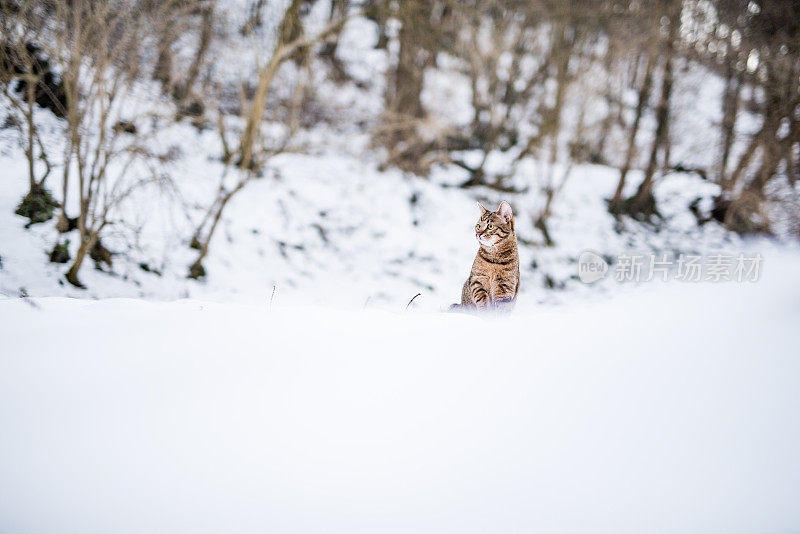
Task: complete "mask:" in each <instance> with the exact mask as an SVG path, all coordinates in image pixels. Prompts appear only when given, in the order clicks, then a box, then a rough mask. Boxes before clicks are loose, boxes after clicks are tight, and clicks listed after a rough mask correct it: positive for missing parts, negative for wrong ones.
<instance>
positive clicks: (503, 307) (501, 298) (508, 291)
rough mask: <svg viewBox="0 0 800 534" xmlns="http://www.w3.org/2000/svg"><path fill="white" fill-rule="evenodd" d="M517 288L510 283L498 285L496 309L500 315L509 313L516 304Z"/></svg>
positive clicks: (495, 300) (495, 299)
mask: <svg viewBox="0 0 800 534" xmlns="http://www.w3.org/2000/svg"><path fill="white" fill-rule="evenodd" d="M516 294H517V292H516V286H515V285H513V284H512V283H510V282H504V281H501V282H500V283H499V284H498V285H497V291H496V292H495V298H494V309H495V310H497V311H498V312H500V313H508V312H510V311H511V310H513V309H514V304H516V300H517V299H516Z"/></svg>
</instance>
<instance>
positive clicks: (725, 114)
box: [717, 60, 742, 191]
mask: <svg viewBox="0 0 800 534" xmlns="http://www.w3.org/2000/svg"><path fill="white" fill-rule="evenodd" d="M741 90H742V75H741V74H737V73H736V64H735V61H733V60H729V63H728V70H727V73H726V79H725V93H724V95H723V97H722V124H721V126H720V128H721V130H722V148H721V154H720V158H719V171H718V175H717V176H718V178H717V182H718V183H719V184H720V186H721V187H722V190H723V191H729V190H730V188H731V184H730V183H729V181H728V172H727V171H728V161H729V160H730V155H731V147H732V146H733V140H734V133H735V130H736V117H737V115H738V114H739V95H740V93H741Z"/></svg>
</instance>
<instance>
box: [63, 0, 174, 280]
mask: <svg viewBox="0 0 800 534" xmlns="http://www.w3.org/2000/svg"><path fill="white" fill-rule="evenodd" d="M148 7H149V6H148V5H145V4H143V3H140V2H137V1H135V0H126V1H113V2H112V1H95V0H92V1H90V0H70V1H67V0H63V1H56V2H53V11H54V16H53V21H54V29H53V32H54V34H53V39H52V53H53V55H54V56H57V57H58V59H59V63H60V65H62V78H63V82H64V87H65V95H66V131H65V138H66V143H67V149H66V150H65V151H64V162H63V166H64V182H65V184H64V190H65V193H66V190H67V182H68V181H69V180H74V187H75V190H76V192H77V194H78V200H79V202H78V205H79V214H78V219H77V230H78V232H79V234H80V241H79V247H78V251H77V253H76V255H75V259H74V261H73V263H72V265H71V266H70V268H69V270H68V272H67V274H66V278H67V280H68V281H69V282H70V283H71V284H73V285H75V286H78V287H83V285H82V283H81V282H80V280H79V277H78V273H79V271H80V269H81V266H82V265H83V262H84V259H85V258H86V256H87V255H88V254H90V253H91V252H92V251H93V249H95V248H96V247H98V246H99V239H100V236H101V233H102V231H103V229H104V228H105V227H106V226H107V225H109V224H110V223H111V222H112V221H111V214H112V213H113V210H114V209H115V208H116V207H117V206H119V204H120V203H121V202H122V201H123V200H124V199H125V198H127V197H128V195H129V194H130V193H131V192H132V191H133V190H135V189H136V188H137V187H139V186H141V185H142V183H143V182H146V181H148V180H149V179H150V178H151V176H152V175H148V174H145V175H144V177H143V176H142V175H141V174H140V175H139V176H136V177H130V176H129V171H131V170H132V167H134V166H135V165H136V164H137V163H139V162H141V161H143V160H146V159H148V158H152V157H153V156H154V155H153V154H152V153H151V152H150V150H149V149H148V148H147V137H148V134H147V133H146V132H143V131H142V128H143V127H144V124H143V121H142V123H141V124H139V125H138V127H137V126H136V124H135V123H136V117H133V116H129V114H130V113H133V110H134V109H136V106H133V105H131V102H130V100H129V98H130V96H131V94H132V93H133V91H134V90H135V87H136V84H137V80H138V79H139V78H140V76H141V73H142V72H143V69H144V67H145V59H144V58H146V57H148V55H147V54H145V53H144V47H145V46H147V45H148V43H150V41H151V39H152V38H153V35H152V32H151V30H150V28H151V27H152V26H153V20H155V19H157V18H162V17H168V16H169V14H170V12H171V11H170V6H169V3H168V2H166V3H162V4H160V5H159V6H157V7H156V8H154V9H148ZM142 113H143V112H142ZM137 128H138V129H137ZM153 131H154V129H153V128H151V131H150V133H151V134H152V133H153ZM140 172H141V169H140ZM70 173H72V174H70ZM137 174H138V173H137Z"/></svg>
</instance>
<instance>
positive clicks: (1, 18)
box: [0, 1, 64, 224]
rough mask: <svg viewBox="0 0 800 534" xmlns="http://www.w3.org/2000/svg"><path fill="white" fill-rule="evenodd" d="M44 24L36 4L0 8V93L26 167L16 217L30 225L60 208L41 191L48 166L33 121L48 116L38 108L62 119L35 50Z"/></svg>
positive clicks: (46, 61) (57, 87) (46, 68)
mask: <svg viewBox="0 0 800 534" xmlns="http://www.w3.org/2000/svg"><path fill="white" fill-rule="evenodd" d="M48 19H49V17H48V11H47V9H46V6H44V5H43V4H41V3H40V2H24V3H20V4H17V3H15V2H9V1H4V2H0V29H2V36H3V37H2V39H0V90H1V91H2V94H3V96H5V98H6V100H7V101H8V102H9V103H10V104H11V108H12V110H13V111H14V112H16V114H17V116H18V117H21V120H19V119H17V120H16V122H15V123H14V124H16V126H17V128H18V129H19V132H20V136H21V141H22V143H23V145H24V147H25V148H24V151H25V157H26V159H27V166H28V184H29V188H28V193H27V194H26V195H25V197H24V198H23V199H22V202H21V203H20V205H19V207H18V208H17V210H16V213H17V214H18V215H22V216H25V217H27V218H28V219H30V223H29V224H33V223H40V222H44V221H46V220H48V219H50V218H51V217H52V214H53V209H54V208H55V207H57V206H58V203H57V202H56V201H55V199H53V197H52V195H51V194H50V192H49V191H48V190H47V189H46V188H45V181H46V180H47V178H48V176H49V175H50V172H51V170H52V165H51V164H50V159H49V158H48V149H47V148H46V146H45V143H44V142H43V140H42V136H41V134H40V132H39V129H38V127H37V121H36V119H37V117H38V116H39V114H40V113H48V111H46V110H44V109H42V108H49V109H50V110H51V111H52V112H53V113H54V114H56V116H63V114H64V104H63V86H62V85H61V84H60V82H59V81H58V79H57V77H56V76H55V75H54V73H53V71H52V69H51V66H50V58H49V57H47V55H46V54H45V51H44V50H43V49H42V47H41V45H40V44H39V43H41V42H44V41H46V39H47V35H46V32H47V22H48ZM38 162H41V165H37V163H38ZM37 167H38V169H37ZM41 167H43V169H42V168H41Z"/></svg>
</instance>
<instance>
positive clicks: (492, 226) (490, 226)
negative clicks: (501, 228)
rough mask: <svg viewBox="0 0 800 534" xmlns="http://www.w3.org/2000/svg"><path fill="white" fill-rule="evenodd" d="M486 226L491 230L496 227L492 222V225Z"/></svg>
mask: <svg viewBox="0 0 800 534" xmlns="http://www.w3.org/2000/svg"><path fill="white" fill-rule="evenodd" d="M486 228H488V229H489V230H491V229H492V228H494V225H493V224H490V225H489V226H487V227H486Z"/></svg>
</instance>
